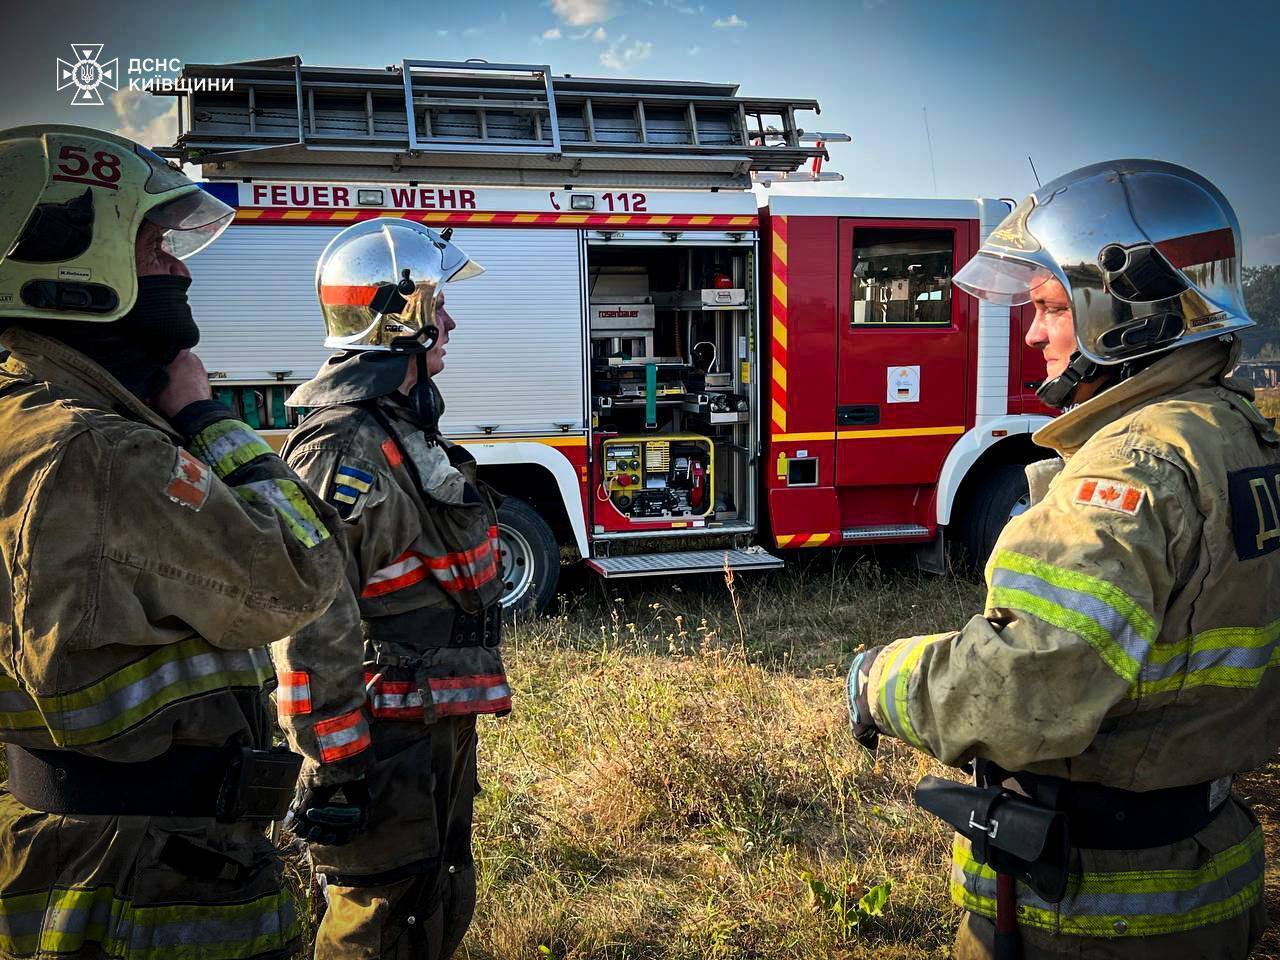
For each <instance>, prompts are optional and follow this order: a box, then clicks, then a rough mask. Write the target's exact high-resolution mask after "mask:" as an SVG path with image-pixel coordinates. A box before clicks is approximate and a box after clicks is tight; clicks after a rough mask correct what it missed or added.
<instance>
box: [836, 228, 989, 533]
mask: <svg viewBox="0 0 1280 960" xmlns="http://www.w3.org/2000/svg"><path fill="white" fill-rule="evenodd" d="M975 227H976V225H975V224H974V223H972V222H971V221H966V220H924V219H919V220H917V219H909V220H870V219H863V218H846V219H842V220H841V221H840V225H839V268H838V274H837V280H838V285H839V308H838V310H837V318H838V319H837V322H838V323H839V326H840V329H839V331H838V336H837V344H838V347H837V353H838V356H837V358H836V364H837V369H836V384H837V386H836V397H837V400H836V410H835V418H836V437H837V443H836V486H837V487H838V488H845V492H844V494H843V495H842V499H843V500H844V501H845V502H844V504H843V505H842V513H843V514H844V516H845V524H846V526H848V525H850V524H852V525H862V524H864V523H865V524H867V525H873V524H876V523H886V522H889V523H895V522H896V523H901V522H903V519H904V518H905V517H906V516H908V515H909V516H913V517H915V518H916V519H917V522H919V523H921V524H923V525H925V526H930V525H931V522H932V521H929V520H928V512H929V511H928V509H927V508H928V506H929V502H930V494H931V492H932V491H931V489H923V490H922V488H932V487H933V486H934V485H936V483H937V481H938V476H939V473H940V471H941V468H942V464H943V461H944V460H945V458H946V456H947V453H948V451H949V450H950V449H951V447H952V446H953V445H954V444H955V442H956V439H957V438H958V437H959V436H960V435H961V434H962V433H964V432H965V430H966V429H967V427H968V425H969V424H971V423H972V420H973V404H974V401H973V398H972V397H971V396H970V393H971V391H972V389H973V387H972V384H971V383H970V380H971V378H972V376H973V374H972V373H971V372H970V371H971V369H972V362H971V358H970V353H971V350H976V345H975V344H972V343H971V342H970V329H971V327H973V326H976V316H977V310H976V307H975V306H974V303H973V300H972V298H971V297H968V296H966V295H964V294H963V293H962V292H961V291H960V290H958V289H954V290H953V288H952V284H951V278H952V277H953V276H954V275H955V272H956V270H957V269H958V268H959V267H960V265H961V264H963V263H965V262H966V261H967V260H968V259H969V257H970V256H971V255H972V253H973V248H974V246H975V245H976V242H977V237H976V229H975ZM848 488H862V489H860V490H858V491H856V492H855V495H854V496H853V497H850V496H849V491H848Z"/></svg>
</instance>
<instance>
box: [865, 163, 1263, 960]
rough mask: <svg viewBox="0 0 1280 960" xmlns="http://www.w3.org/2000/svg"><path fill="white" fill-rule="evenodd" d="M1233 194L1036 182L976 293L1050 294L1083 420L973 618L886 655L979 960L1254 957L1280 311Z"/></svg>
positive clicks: (1077, 180)
mask: <svg viewBox="0 0 1280 960" xmlns="http://www.w3.org/2000/svg"><path fill="white" fill-rule="evenodd" d="M1240 271H1241V250H1240V228H1239V224H1238V223H1237V221H1236V217H1235V214H1234V213H1233V212H1232V210H1231V207H1230V205H1229V204H1228V203H1227V201H1226V199H1225V198H1224V197H1223V196H1222V194H1221V193H1220V192H1219V191H1218V190H1217V189H1216V188H1215V187H1214V186H1213V184H1211V183H1209V182H1208V181H1207V180H1205V179H1204V178H1203V177H1201V176H1199V175H1197V174H1195V173H1193V172H1192V171H1190V170H1187V169H1184V168H1182V167H1178V166H1174V165H1172V164H1167V163H1159V162H1156V161H1149V160H1121V161H1114V162H1110V163H1101V164H1097V165H1094V166H1090V167H1085V168H1083V169H1081V170H1077V171H1074V172H1072V173H1068V174H1066V175H1065V176H1063V177H1060V178H1059V179H1057V180H1055V181H1053V182H1052V183H1049V184H1046V185H1045V186H1044V187H1043V188H1041V189H1040V190H1037V191H1036V192H1035V193H1034V194H1032V195H1031V196H1030V197H1028V198H1027V199H1026V200H1025V201H1024V202H1023V203H1022V204H1021V205H1020V206H1019V207H1018V208H1017V209H1016V210H1014V211H1013V212H1012V213H1011V214H1010V215H1009V217H1008V218H1007V219H1006V220H1005V221H1004V222H1003V223H1002V224H1001V225H1000V226H999V227H998V228H997V229H996V230H995V231H994V232H993V233H992V234H991V236H990V237H989V238H988V239H987V241H986V242H985V243H984V244H983V246H982V248H981V250H980V251H979V253H978V255H977V256H976V257H975V258H974V260H973V261H971V262H970V263H969V264H968V265H966V266H965V267H964V268H963V269H961V270H960V271H959V272H958V273H957V274H956V277H955V282H956V284H957V285H958V286H960V287H961V288H962V289H964V290H966V291H967V292H969V293H971V294H973V295H975V296H977V297H980V298H982V299H984V300H988V301H991V302H994V303H998V304H1021V303H1027V302H1030V303H1032V304H1034V305H1035V308H1036V319H1035V322H1034V323H1033V325H1032V327H1031V330H1030V332H1029V333H1028V335H1027V340H1028V343H1029V344H1031V345H1032V346H1037V347H1040V348H1041V349H1042V350H1043V351H1044V354H1045V357H1046V361H1047V367H1048V370H1047V373H1048V377H1047V379H1046V380H1045V382H1044V384H1043V385H1042V387H1041V388H1040V393H1041V396H1042V397H1043V398H1044V399H1045V400H1046V401H1047V402H1048V403H1050V404H1053V405H1055V406H1058V407H1061V408H1063V409H1064V410H1065V411H1066V412H1065V413H1063V414H1062V416H1060V417H1058V418H1057V419H1056V420H1054V421H1053V422H1052V423H1050V424H1049V425H1048V426H1046V427H1044V428H1043V429H1041V430H1040V432H1039V433H1037V434H1036V437H1035V439H1036V441H1037V442H1038V443H1039V444H1041V445H1042V446H1045V447H1050V448H1052V449H1053V450H1055V451H1057V453H1058V454H1059V455H1060V458H1061V459H1054V460H1047V461H1043V462H1042V463H1039V464H1035V465H1033V468H1032V469H1030V470H1029V471H1028V476H1029V480H1030V485H1031V496H1032V500H1033V506H1032V507H1031V508H1030V509H1028V510H1027V511H1026V512H1025V513H1023V514H1021V515H1020V516H1017V517H1015V518H1013V519H1012V520H1011V521H1010V522H1009V524H1008V526H1007V527H1006V528H1005V530H1004V532H1003V533H1002V534H1001V536H1000V538H999V540H998V542H997V543H996V547H995V551H994V553H993V554H992V556H991V558H990V560H989V561H988V563H987V568H986V577H987V584H988V593H987V602H986V609H985V610H984V612H983V614H982V615H981V616H976V617H974V618H973V619H972V620H970V621H969V623H968V624H966V625H965V626H964V627H963V628H962V629H960V630H958V631H953V632H949V633H940V634H935V635H932V636H922V637H907V638H905V639H902V640H897V641H895V642H893V643H891V644H888V645H887V646H882V647H872V648H871V649H869V650H866V651H864V652H862V653H860V654H859V655H858V657H857V658H856V659H855V660H854V664H853V668H852V669H851V671H850V674H849V697H850V705H851V713H852V719H853V725H854V733H855V735H856V736H857V737H858V739H859V740H860V741H861V742H862V743H863V744H864V745H867V746H871V747H872V748H874V744H875V740H876V737H877V735H888V736H893V737H898V738H900V739H902V740H904V741H906V742H907V743H909V744H911V745H912V746H914V747H916V748H918V749H920V750H924V751H926V752H928V753H930V754H932V755H933V756H935V757H937V758H938V759H939V760H941V761H943V762H944V763H947V764H953V765H957V766H959V765H965V764H971V766H972V769H973V772H974V773H975V774H976V786H975V787H966V786H963V785H961V784H956V783H952V782H951V781H946V780H939V779H935V778H926V780H925V781H922V783H921V784H920V786H919V787H918V788H917V793H916V797H917V801H918V802H919V803H920V804H921V805H922V806H924V807H925V808H926V809H928V810H930V811H931V812H933V813H935V814H937V815H939V816H941V817H942V818H943V819H945V820H947V821H948V822H950V823H951V824H953V825H954V826H956V828H957V830H958V835H957V837H956V840H955V848H954V861H953V866H952V872H951V891H952V896H953V898H954V899H955V901H956V902H957V903H958V904H959V905H960V906H961V907H963V908H964V909H965V910H966V911H967V913H966V916H965V919H964V922H963V924H962V927H961V929H960V932H959V936H958V939H957V945H956V951H957V956H959V957H960V958H962V960H967V958H978V957H982V958H985V957H993V956H995V957H1013V956H1019V955H1022V956H1025V957H1028V958H1039V957H1076V958H1089V957H1107V958H1113V957H1114V958H1119V957H1135V958H1147V957H1150V958H1153V960H1154V958H1164V957H1215V958H1217V957H1221V958H1243V957H1245V956H1246V955H1247V954H1248V952H1249V950H1250V948H1251V947H1252V946H1253V945H1254V944H1255V943H1256V942H1257V940H1258V938H1259V936H1260V935H1261V933H1262V930H1263V928H1264V926H1265V923H1266V912H1265V908H1264V905H1263V901H1262V887H1263V872H1264V871H1263V836H1262V831H1261V829H1260V827H1259V826H1258V822H1257V820H1256V819H1255V818H1254V816H1253V814H1252V813H1251V812H1250V810H1249V809H1248V807H1247V806H1246V805H1245V804H1244V803H1243V802H1242V801H1241V800H1240V799H1239V798H1238V797H1236V796H1235V795H1233V794H1232V791H1231V783H1232V778H1233V777H1235V776H1236V775H1237V774H1240V773H1242V772H1244V771H1247V770H1250V769H1251V768H1254V767H1256V766H1259V765H1260V764H1262V763H1265V762H1266V761H1268V760H1269V759H1270V758H1271V757H1273V756H1274V755H1275V751H1276V748H1277V746H1280V706H1277V704H1280V671H1277V669H1276V667H1275V666H1273V664H1275V663H1276V661H1277V658H1276V649H1277V643H1280V437H1278V436H1277V434H1276V432H1275V430H1274V429H1273V425H1272V423H1271V422H1270V421H1269V420H1266V419H1264V418H1263V417H1262V416H1260V415H1259V414H1258V412H1257V410H1255V409H1254V407H1253V405H1252V403H1251V402H1250V401H1251V398H1252V392H1251V390H1250V388H1249V387H1248V386H1247V385H1245V384H1244V383H1242V382H1241V381H1239V380H1236V379H1233V378H1232V377H1231V375H1230V374H1231V370H1232V368H1233V367H1234V366H1235V363H1236V358H1237V355H1238V353H1239V349H1240V348H1239V340H1238V338H1237V337H1236V335H1235V333H1236V331H1238V330H1241V329H1243V328H1245V327H1248V326H1250V325H1251V324H1252V321H1251V320H1250V319H1249V317H1248V314H1247V313H1246V312H1245V309H1244V304H1243V297H1242V291H1241V286H1240Z"/></svg>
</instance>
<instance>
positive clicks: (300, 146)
mask: <svg viewBox="0 0 1280 960" xmlns="http://www.w3.org/2000/svg"><path fill="white" fill-rule="evenodd" d="M181 79H182V81H183V83H182V84H181V86H182V87H183V88H184V89H181V90H176V91H163V92H162V91H155V92H156V93H158V94H160V95H166V94H172V95H175V96H177V97H179V100H178V127H179V135H178V139H177V142H176V143H175V144H174V145H173V146H172V147H165V148H161V149H160V152H161V153H163V154H165V155H167V156H170V157H174V158H178V159H181V160H183V161H185V162H187V163H198V164H202V165H203V167H204V175H205V177H207V178H209V179H215V180H220V179H241V178H250V179H254V178H257V179H272V180H371V181H401V182H408V181H416V180H425V179H429V180H431V181H433V182H437V183H466V184H477V185H497V186H543V187H559V186H582V187H601V186H651V187H652V186H657V187H699V188H708V187H717V188H735V189H747V188H749V187H750V186H751V184H752V178H753V176H756V177H758V178H759V179H761V180H765V181H768V182H776V181H778V180H795V179H840V177H839V176H838V175H836V174H818V173H817V170H818V167H819V166H820V161H821V160H822V159H826V158H827V151H826V146H825V145H826V144H827V143H832V142H841V141H847V140H848V139H849V138H848V137H847V136H846V135H844V134H837V133H821V132H806V131H805V130H803V129H802V128H801V127H800V126H799V125H798V123H797V119H796V114H797V113H798V112H801V111H813V112H815V113H816V112H818V109H819V108H818V102H817V101H816V100H792V99H778V98H761V97H740V96H738V87H737V85H736V84H721V83H692V82H683V81H658V80H625V79H593V78H583V77H570V76H567V75H566V76H553V75H552V73H551V68H550V67H549V66H547V65H545V64H544V65H538V64H511V63H483V62H473V61H467V62H454V61H445V60H404V61H403V62H402V63H401V64H400V65H399V66H389V67H386V68H385V69H381V70H376V69H359V68H346V67H311V66H303V64H302V60H301V58H300V57H287V58H280V59H275V60H255V61H247V62H244V63H226V64H187V65H186V66H185V67H184V68H183V71H182V76H181ZM227 87H230V89H226V88H227ZM809 161H818V162H815V163H814V164H813V171H814V172H813V173H812V174H806V173H798V172H797V171H799V168H800V167H801V166H803V165H804V164H805V163H806V162H809Z"/></svg>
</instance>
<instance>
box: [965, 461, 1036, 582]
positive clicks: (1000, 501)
mask: <svg viewBox="0 0 1280 960" xmlns="http://www.w3.org/2000/svg"><path fill="white" fill-rule="evenodd" d="M1030 505H1031V493H1030V491H1029V490H1028V488H1027V474H1026V470H1025V469H1024V468H1023V467H1022V465H1021V464H1016V463H1010V464H1004V465H1003V466H999V467H993V468H992V469H991V470H990V471H988V472H987V473H986V474H985V475H984V476H982V477H980V478H979V480H978V486H977V487H976V488H975V489H974V491H973V496H972V497H970V498H969V506H968V510H967V511H966V514H965V516H964V517H963V518H961V521H960V525H961V529H960V537H961V541H962V542H963V544H964V549H965V554H966V555H967V557H968V560H969V562H970V563H971V564H973V566H974V567H975V568H976V569H977V570H979V571H981V570H982V568H983V567H984V566H986V563H987V558H988V557H990V556H991V551H992V550H993V549H995V545H996V540H997V539H998V538H999V536H1000V531H1002V530H1003V529H1004V525H1005V524H1006V523H1008V522H1009V521H1010V520H1012V519H1013V518H1014V517H1016V516H1017V515H1018V514H1020V513H1022V512H1024V511H1025V510H1026V509H1027V508H1028V507H1029V506H1030Z"/></svg>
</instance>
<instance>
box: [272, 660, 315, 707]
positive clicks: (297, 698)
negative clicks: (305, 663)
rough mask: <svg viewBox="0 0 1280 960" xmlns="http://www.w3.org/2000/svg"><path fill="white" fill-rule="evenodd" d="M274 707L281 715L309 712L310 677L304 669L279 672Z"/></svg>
mask: <svg viewBox="0 0 1280 960" xmlns="http://www.w3.org/2000/svg"><path fill="white" fill-rule="evenodd" d="M276 709H277V711H278V712H279V714H280V716H282V717H298V716H303V715H304V714H308V713H310V712H311V678H310V677H309V676H307V672H306V671H305V670H287V671H285V672H284V673H282V674H280V686H279V687H278V688H277V689H276Z"/></svg>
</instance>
